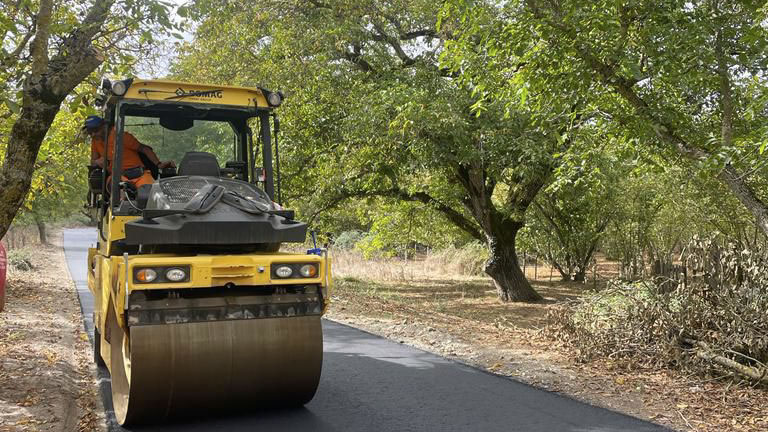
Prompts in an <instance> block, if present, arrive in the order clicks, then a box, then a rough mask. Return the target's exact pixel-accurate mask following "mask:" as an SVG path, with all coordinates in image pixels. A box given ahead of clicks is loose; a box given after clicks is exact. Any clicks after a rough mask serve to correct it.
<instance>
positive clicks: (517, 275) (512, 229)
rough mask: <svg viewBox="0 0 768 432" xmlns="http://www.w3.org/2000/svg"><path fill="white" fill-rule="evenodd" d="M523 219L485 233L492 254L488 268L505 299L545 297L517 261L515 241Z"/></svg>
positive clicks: (486, 269) (535, 299)
mask: <svg viewBox="0 0 768 432" xmlns="http://www.w3.org/2000/svg"><path fill="white" fill-rule="evenodd" d="M522 227H523V224H522V223H516V222H507V223H506V224H504V226H501V227H496V229H494V230H492V232H489V233H486V237H487V242H488V250H489V251H490V258H489V259H488V262H487V263H486V264H485V272H486V273H487V274H488V276H490V277H491V279H492V280H493V285H494V286H495V287H496V292H497V293H498V295H499V299H501V300H502V301H505V302H509V301H513V302H531V301H538V300H542V297H541V296H540V295H539V293H537V292H536V291H535V290H534V289H533V287H532V286H531V284H530V283H529V282H528V279H526V277H525V275H524V274H523V271H522V270H521V269H520V263H519V262H518V261H517V250H516V245H515V241H516V240H517V233H518V232H519V231H520V229H521V228H522Z"/></svg>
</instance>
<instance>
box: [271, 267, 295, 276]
mask: <svg viewBox="0 0 768 432" xmlns="http://www.w3.org/2000/svg"><path fill="white" fill-rule="evenodd" d="M275 274H276V275H277V276H278V277H281V278H287V277H290V276H291V275H292V274H293V269H292V268H290V267H288V266H280V267H278V268H277V270H275Z"/></svg>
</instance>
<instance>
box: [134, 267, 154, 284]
mask: <svg viewBox="0 0 768 432" xmlns="http://www.w3.org/2000/svg"><path fill="white" fill-rule="evenodd" d="M155 279H157V272H156V271H154V270H153V269H151V268H147V269H141V270H139V271H137V272H136V280H137V281H139V282H141V283H149V282H153V281H154V280H155Z"/></svg>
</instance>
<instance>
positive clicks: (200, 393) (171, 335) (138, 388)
mask: <svg viewBox="0 0 768 432" xmlns="http://www.w3.org/2000/svg"><path fill="white" fill-rule="evenodd" d="M109 329H110V339H111V340H110V342H111V347H112V350H111V351H112V357H111V369H112V400H113V403H114V410H115V417H116V418H117V421H118V422H119V423H120V424H121V425H125V424H131V423H145V422H150V421H158V420H162V419H165V418H168V417H176V416H179V415H184V414H187V415H190V414H191V415H194V414H198V415H199V413H201V412H202V413H210V412H216V411H226V410H231V409H257V408H261V407H264V406H276V407H285V406H296V405H303V404H305V403H307V402H309V401H310V400H311V399H312V397H313V396H314V394H315V391H316V389H317V384H318V382H319V380H320V370H321V366H322V355H323V340H322V329H321V322H320V317H319V316H300V317H284V318H263V319H239V320H230V321H204V322H195V323H183V324H153V325H137V326H132V327H130V329H129V332H128V334H126V332H125V331H124V330H123V329H122V328H121V327H120V326H119V325H118V323H117V321H116V319H115V317H114V314H110V323H109Z"/></svg>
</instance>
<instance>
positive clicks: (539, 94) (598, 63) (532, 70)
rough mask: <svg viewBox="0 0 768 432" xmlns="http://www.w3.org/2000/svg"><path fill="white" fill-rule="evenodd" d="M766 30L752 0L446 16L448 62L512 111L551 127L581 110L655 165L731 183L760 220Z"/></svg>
mask: <svg viewBox="0 0 768 432" xmlns="http://www.w3.org/2000/svg"><path fill="white" fill-rule="evenodd" d="M764 23H765V9H764V5H763V3H762V2H759V1H751V0H746V1H737V2H692V3H691V2H689V3H685V2H679V1H671V0H670V1H661V2H658V1H652V2H651V1H639V2H619V3H617V2H614V1H610V0H606V1H597V2H595V1H590V2H583V1H571V2H543V1H536V0H534V1H529V0H526V1H523V0H518V1H511V2H504V3H501V4H500V3H498V2H485V1H473V2H466V1H463V0H456V1H451V2H448V3H447V4H446V6H445V7H444V9H443V14H442V18H441V26H442V27H441V28H442V30H443V31H447V32H448V31H450V32H453V34H454V35H456V38H455V39H454V40H451V41H450V42H449V43H447V45H446V47H447V49H446V51H445V52H444V53H443V56H442V59H443V61H444V64H445V65H446V66H449V67H451V68H452V69H454V70H460V71H461V72H462V74H461V77H462V79H464V80H465V81H467V82H468V83H469V84H468V85H471V86H473V88H475V89H476V91H477V92H481V93H482V94H485V95H488V98H487V99H488V100H503V101H505V103H506V105H507V107H508V108H509V109H510V110H515V109H518V107H519V106H527V107H533V108H532V110H531V111H532V112H533V113H534V115H535V116H536V118H540V119H545V118H548V117H549V116H551V115H552V114H553V113H557V112H561V111H563V110H565V109H568V108H569V107H576V110H575V113H574V114H576V115H580V116H585V117H592V118H595V119H604V120H606V121H608V122H610V123H611V124H612V125H613V128H614V131H615V133H616V136H617V137H620V138H623V139H624V140H625V141H626V142H627V143H630V144H632V145H633V146H634V147H636V148H637V149H638V150H640V151H645V152H652V153H653V154H654V155H655V156H656V161H655V162H656V163H659V162H662V161H663V162H664V163H665V164H668V165H670V166H677V167H680V166H683V165H686V163H681V162H682V161H681V160H680V159H679V155H682V156H685V157H686V158H687V159H689V160H690V161H692V163H691V164H690V165H687V166H686V168H695V170H696V175H697V176H700V180H704V181H703V182H704V183H707V184H708V186H709V187H712V182H711V180H712V179H715V178H719V179H721V181H723V182H724V184H726V185H727V187H728V188H729V189H730V190H731V192H733V193H734V196H736V197H738V199H739V200H740V201H741V202H742V203H744V205H745V206H747V207H748V208H749V209H750V211H752V212H753V214H754V215H755V217H756V218H758V219H760V218H761V216H759V214H760V212H761V211H762V210H761V209H766V206H765V204H764V203H765V200H766V198H768V195H766V192H765V191H766V190H768V188H766V187H765V186H766V177H768V172H767V171H766V164H765V162H764V159H763V154H762V150H763V149H764V144H765V142H766V136H767V135H766V133H767V132H768V129H766V124H768V122H766V120H768V111H766V110H765V101H766V94H768V83H767V82H766V80H765V79H764V77H765V75H766V73H767V72H768V50H766V44H768V42H766V41H768V37H766V36H768V28H766V26H765V25H764ZM478 40H482V41H483V44H484V45H483V46H484V48H483V49H481V50H477V49H476V46H477V41H478ZM756 101H759V102H756ZM724 171H727V173H726V174H724ZM729 176H730V177H729ZM728 179H730V180H728ZM714 187H717V186H714ZM760 200H762V202H760ZM761 223H762V226H763V231H764V232H765V230H766V228H765V223H764V222H761Z"/></svg>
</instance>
